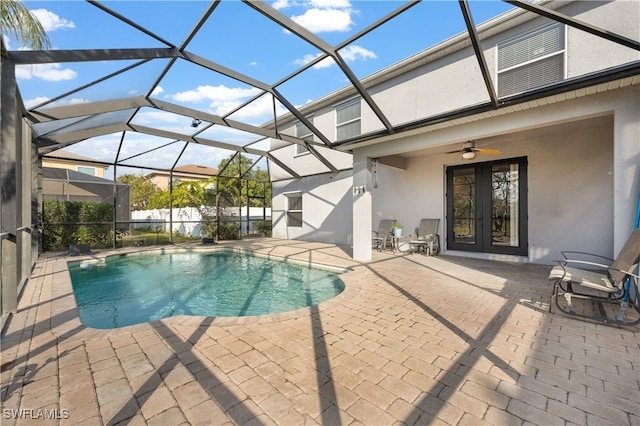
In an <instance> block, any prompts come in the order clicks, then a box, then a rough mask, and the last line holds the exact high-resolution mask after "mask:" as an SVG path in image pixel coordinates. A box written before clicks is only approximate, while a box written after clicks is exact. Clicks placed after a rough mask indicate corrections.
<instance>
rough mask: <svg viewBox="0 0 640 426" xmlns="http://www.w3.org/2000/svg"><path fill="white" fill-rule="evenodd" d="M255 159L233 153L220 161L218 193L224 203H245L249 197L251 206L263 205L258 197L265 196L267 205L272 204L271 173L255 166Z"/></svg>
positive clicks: (238, 204)
mask: <svg viewBox="0 0 640 426" xmlns="http://www.w3.org/2000/svg"><path fill="white" fill-rule="evenodd" d="M252 165H253V161H252V160H251V159H250V158H248V157H243V156H241V155H240V154H237V155H236V154H232V155H231V156H230V157H229V158H225V159H224V160H222V161H220V164H219V165H218V170H220V174H219V176H218V195H219V196H220V197H221V199H222V200H224V204H229V205H232V206H240V205H244V204H246V202H247V198H249V206H251V207H262V203H261V202H260V200H258V198H263V197H264V198H265V199H266V200H265V201H266V205H267V206H271V185H270V184H269V173H268V172H267V171H266V170H262V169H260V167H259V166H254V167H253V168H251V166H252Z"/></svg>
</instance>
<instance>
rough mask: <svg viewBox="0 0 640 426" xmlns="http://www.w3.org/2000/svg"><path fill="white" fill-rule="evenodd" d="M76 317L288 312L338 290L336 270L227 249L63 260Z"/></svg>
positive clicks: (96, 323) (95, 323)
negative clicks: (102, 258) (69, 278)
mask: <svg viewBox="0 0 640 426" xmlns="http://www.w3.org/2000/svg"><path fill="white" fill-rule="evenodd" d="M69 274H70V276H71V283H72V286H73V291H74V295H75V298H76V304H77V306H78V311H79V314H80V320H81V321H82V323H83V324H84V325H86V326H88V327H93V328H101V329H108V328H118V327H124V326H127V325H132V324H140V323H144V322H148V321H153V320H157V319H161V318H167V317H171V316H176V315H201V316H223V317H229V316H232V317H236V316H254V315H265V314H274V313H281V312H287V311H292V310H295V309H298V308H302V307H307V306H313V305H316V304H318V303H321V302H323V301H325V300H328V299H330V298H332V297H334V296H336V295H338V294H340V293H341V292H342V291H343V290H344V284H343V282H342V281H341V280H340V278H339V277H338V272H336V271H331V270H325V269H320V268H315V267H307V266H302V265H298V264H294V263H290V262H285V261H277V260H272V259H267V258H263V257H259V256H253V255H251V254H246V253H238V252H234V251H230V250H219V251H213V252H191V251H186V252H165V253H161V252H151V253H136V254H126V255H116V256H109V257H107V258H106V259H104V260H99V261H95V260H91V261H73V262H69Z"/></svg>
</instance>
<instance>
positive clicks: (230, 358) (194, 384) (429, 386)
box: [2, 239, 640, 425]
mask: <svg viewBox="0 0 640 426" xmlns="http://www.w3.org/2000/svg"><path fill="white" fill-rule="evenodd" d="M234 245H237V246H238V247H240V248H243V249H246V250H250V251H255V252H259V253H261V254H264V255H270V256H275V257H282V258H288V259H296V260H298V261H304V262H308V263H321V264H331V265H336V266H341V267H348V268H351V271H350V272H347V273H346V274H344V275H343V280H344V282H345V284H346V286H347V289H346V290H345V292H344V293H343V294H341V295H339V296H338V297H336V298H335V299H332V300H330V301H328V302H325V303H322V304H320V305H319V306H313V307H311V308H308V309H303V310H299V311H296V312H294V313H289V314H283V315H275V316H272V317H245V318H203V317H173V318H168V319H164V320H160V321H156V322H153V323H150V324H142V325H138V326H130V327H124V328H122V329H116V330H111V331H103V330H94V329H87V328H85V327H84V326H82V324H81V323H80V322H79V319H78V318H77V311H76V308H75V302H74V298H73V296H72V294H71V293H70V292H69V291H68V290H69V289H68V287H69V286H70V284H69V283H68V277H66V276H65V274H60V273H51V271H57V272H59V271H61V270H64V268H65V267H66V265H65V261H66V259H49V260H43V261H41V262H40V263H39V264H38V267H37V270H36V271H34V278H32V280H31V281H30V282H29V284H28V287H27V289H26V290H25V294H24V296H23V298H22V302H21V306H23V307H22V308H21V309H20V312H19V313H18V314H17V315H16V317H15V318H14V319H13V320H12V323H11V324H10V325H9V330H8V331H7V332H6V334H5V335H4V336H3V338H2V340H3V341H2V343H3V345H2V351H3V353H2V355H3V357H2V358H3V368H2V370H3V371H2V400H3V408H4V409H5V411H4V412H3V413H8V414H10V415H5V416H4V417H3V424H14V423H19V422H18V419H17V418H18V417H22V418H23V419H24V418H25V417H26V416H28V415H30V414H29V413H31V414H33V415H35V414H37V411H36V410H44V411H43V412H44V413H45V414H47V413H48V414H54V415H58V417H59V421H60V423H64V424H78V423H83V424H138V423H142V424H181V423H190V424H243V425H244V424H256V425H258V424H291V425H293V424H295V425H298V424H325V425H347V424H365V425H386V424H394V423H398V424H400V423H405V424H501V425H502V424H523V423H525V422H530V423H534V424H568V423H575V424H588V423H598V424H600V423H615V424H637V423H638V421H639V419H640V404H638V401H637V398H634V395H636V396H637V394H638V391H639V390H640V383H639V376H638V369H640V365H639V362H638V359H640V348H639V347H638V346H639V345H638V333H637V330H624V329H619V328H611V327H603V326H600V325H595V324H590V323H586V322H580V321H575V320H573V319H568V318H564V317H560V316H557V315H555V314H549V313H548V312H547V311H546V309H547V306H548V296H549V293H550V291H551V289H550V288H549V285H548V283H547V281H546V275H547V273H548V268H546V267H541V266H536V265H526V264H517V265H515V264H507V263H500V262H488V261H480V260H473V259H461V258H451V257H444V256H438V257H425V256H422V255H417V254H416V255H407V256H390V255H387V254H386V253H380V254H376V255H375V259H374V260H373V261H372V262H369V263H366V264H358V263H356V262H353V261H352V260H351V259H350V258H349V257H348V255H347V253H348V249H345V248H342V247H336V246H332V245H328V244H315V243H304V242H298V241H296V242H292V241H278V240H269V239H265V240H256V241H249V242H241V243H238V244H234ZM45 272H46V273H45ZM6 410H16V411H6ZM21 410H22V411H21ZM27 410H32V411H31V412H29V411H27ZM47 410H48V411H47ZM14 414H15V415H14Z"/></svg>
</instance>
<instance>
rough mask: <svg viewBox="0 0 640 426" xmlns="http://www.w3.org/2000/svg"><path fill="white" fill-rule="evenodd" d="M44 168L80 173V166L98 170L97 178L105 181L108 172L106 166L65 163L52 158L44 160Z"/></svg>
mask: <svg viewBox="0 0 640 426" xmlns="http://www.w3.org/2000/svg"><path fill="white" fill-rule="evenodd" d="M42 166H43V167H51V168H54V169H66V170H73V171H78V166H85V167H93V168H95V169H96V174H95V176H97V177H99V178H103V179H104V171H105V170H106V167H105V166H101V165H97V164H91V163H78V162H69V161H63V160H56V159H52V158H45V159H43V160H42Z"/></svg>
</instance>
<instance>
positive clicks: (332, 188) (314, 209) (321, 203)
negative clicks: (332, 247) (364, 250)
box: [271, 170, 353, 244]
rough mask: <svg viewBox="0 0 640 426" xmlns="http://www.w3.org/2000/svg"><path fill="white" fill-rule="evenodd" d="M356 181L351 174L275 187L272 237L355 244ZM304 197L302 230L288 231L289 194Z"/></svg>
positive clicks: (276, 185)
mask: <svg viewBox="0 0 640 426" xmlns="http://www.w3.org/2000/svg"><path fill="white" fill-rule="evenodd" d="M352 186H353V177H352V173H351V171H350V170H348V171H344V172H340V173H336V174H333V173H330V174H322V175H317V176H310V177H306V178H304V179H290V180H282V181H278V182H273V183H272V194H273V201H272V206H271V214H272V216H271V217H272V223H273V229H272V236H273V237H274V238H285V239H295V240H303V241H322V242H327V243H334V244H351V243H352V242H353V231H352V229H353V208H352V204H353V195H352ZM290 193H301V194H302V208H303V220H302V221H303V223H302V227H288V226H287V223H286V222H287V220H286V210H287V194H290Z"/></svg>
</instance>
